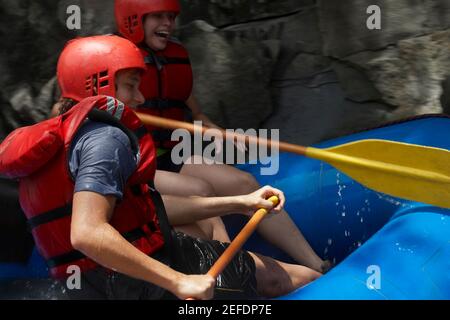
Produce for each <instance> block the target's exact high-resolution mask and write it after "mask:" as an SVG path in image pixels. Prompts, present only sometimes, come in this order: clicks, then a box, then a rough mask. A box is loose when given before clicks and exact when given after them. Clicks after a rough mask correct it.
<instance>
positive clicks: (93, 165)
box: [69, 120, 137, 199]
mask: <svg viewBox="0 0 450 320" xmlns="http://www.w3.org/2000/svg"><path fill="white" fill-rule="evenodd" d="M136 167H137V158H136V155H135V153H134V152H133V150H132V149H131V143H130V139H129V138H128V136H127V135H126V134H125V132H123V131H122V130H121V129H119V128H117V127H114V126H111V125H108V124H106V123H102V122H95V121H90V120H88V121H87V122H86V123H85V124H84V125H83V126H82V127H81V128H80V129H79V131H78V132H77V134H76V135H75V137H74V139H73V141H72V143H71V148H70V153H69V168H70V172H71V173H72V176H73V177H74V179H75V192H78V191H92V192H96V193H99V194H102V195H113V196H115V197H117V198H118V199H122V197H123V191H124V186H125V184H126V181H127V179H128V178H129V177H130V176H131V174H132V173H133V172H134V171H135V170H136Z"/></svg>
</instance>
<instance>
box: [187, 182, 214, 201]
mask: <svg viewBox="0 0 450 320" xmlns="http://www.w3.org/2000/svg"><path fill="white" fill-rule="evenodd" d="M190 188H191V193H192V195H194V196H199V197H214V196H216V193H215V192H214V188H213V186H212V185H211V184H210V183H209V182H207V181H205V180H202V179H198V180H197V181H196V183H195V184H193V185H192V186H191V187H190Z"/></svg>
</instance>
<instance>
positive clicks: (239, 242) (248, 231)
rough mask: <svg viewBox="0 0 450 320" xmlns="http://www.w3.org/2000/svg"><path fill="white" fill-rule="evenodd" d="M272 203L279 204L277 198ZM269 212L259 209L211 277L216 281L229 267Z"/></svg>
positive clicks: (218, 260) (210, 271) (223, 256)
mask: <svg viewBox="0 0 450 320" xmlns="http://www.w3.org/2000/svg"><path fill="white" fill-rule="evenodd" d="M267 200H269V201H271V202H272V204H273V206H276V205H277V204H278V202H279V199H278V197H277V196H271V197H270V198H269V199H267ZM267 213H268V211H267V210H266V209H264V208H261V209H258V210H257V211H256V212H255V213H254V214H253V216H252V217H251V219H250V220H249V221H248V222H247V224H246V225H245V226H244V228H242V230H241V231H240V232H239V234H238V235H237V236H236V237H235V238H234V239H233V241H231V243H230V245H229V246H228V247H227V248H226V249H225V251H224V252H223V253H222V255H221V256H220V257H219V259H217V261H216V262H215V263H214V264H213V266H212V267H211V269H209V271H208V272H207V274H209V275H210V276H212V277H213V278H214V279H216V278H217V277H218V276H219V274H221V273H222V271H223V270H224V269H225V268H226V267H227V265H228V264H229V263H230V262H231V260H233V258H234V256H235V255H236V253H238V251H239V250H240V249H241V248H242V246H243V245H244V243H245V242H246V241H247V239H248V238H249V237H250V236H251V235H252V233H253V232H254V231H255V229H256V228H257V227H258V224H259V223H260V222H261V221H262V220H263V219H264V217H265V216H266V215H267ZM186 300H194V299H192V298H188V299H186Z"/></svg>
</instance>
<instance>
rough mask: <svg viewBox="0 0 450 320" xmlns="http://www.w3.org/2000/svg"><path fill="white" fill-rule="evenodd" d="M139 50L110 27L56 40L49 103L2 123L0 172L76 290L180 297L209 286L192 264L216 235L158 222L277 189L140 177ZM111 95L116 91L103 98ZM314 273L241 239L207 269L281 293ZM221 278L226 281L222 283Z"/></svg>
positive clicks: (205, 213)
mask: <svg viewBox="0 0 450 320" xmlns="http://www.w3.org/2000/svg"><path fill="white" fill-rule="evenodd" d="M144 70H145V65H144V62H143V60H142V56H141V54H140V52H139V50H138V49H137V47H136V46H134V45H133V44H132V43H131V42H129V41H127V40H125V39H123V38H119V37H116V36H96V37H89V38H80V39H76V40H73V41H71V42H69V43H68V45H67V46H66V47H65V48H64V50H63V52H62V53H61V56H60V58H59V61H58V68H57V74H58V82H59V85H60V87H61V92H62V99H61V101H60V110H61V113H62V114H61V115H60V116H58V117H56V118H53V119H50V120H47V121H44V122H42V123H39V124H37V125H35V126H31V127H25V128H21V129H18V130H16V131H14V132H13V133H12V134H11V135H9V136H8V137H7V138H6V139H5V141H4V142H3V143H2V145H1V146H0V152H1V154H2V161H0V174H3V175H6V176H8V177H13V178H20V202H21V206H22V208H23V210H24V212H25V213H26V215H27V218H28V221H29V224H30V225H31V226H32V228H33V229H32V232H33V236H34V239H35V242H36V245H37V246H38V248H39V250H40V252H41V254H42V255H43V257H44V258H45V259H46V260H47V263H48V265H49V267H50V271H51V273H52V275H53V276H54V277H56V278H64V277H67V275H68V273H67V272H68V270H69V268H71V267H72V266H77V267H78V268H80V269H81V271H82V275H83V277H82V283H81V286H82V290H81V291H77V290H68V293H69V294H70V295H74V297H76V298H85V299H86V298H100V299H105V298H115V299H152V298H153V299H157V298H162V297H164V296H166V294H167V293H168V292H170V293H171V294H173V295H174V296H176V297H178V298H180V299H185V298H188V297H191V298H195V299H210V298H212V297H213V292H214V291H213V289H214V285H215V283H216V282H215V281H214V279H212V278H211V277H210V276H208V275H203V274H204V273H206V271H207V270H208V269H209V267H210V266H211V265H212V264H213V263H214V261H215V259H216V258H217V257H218V256H219V255H220V254H221V253H222V252H223V250H224V248H225V247H226V244H224V243H220V242H217V241H205V240H201V239H194V238H191V237H189V236H186V235H185V234H182V233H179V232H178V233H176V232H174V231H173V230H171V228H170V227H169V224H190V223H192V222H194V221H196V220H201V219H206V218H211V217H218V216H220V215H224V214H227V213H232V212H252V211H254V210H255V209H256V208H259V207H264V208H267V209H270V208H271V206H272V204H271V203H270V202H269V201H267V200H265V199H266V198H267V197H268V196H271V195H277V196H278V197H279V198H280V200H281V201H280V204H279V205H278V206H276V207H275V208H274V210H275V211H280V210H281V208H282V206H283V204H284V197H283V194H282V192H281V191H279V190H277V189H274V188H271V187H264V188H261V189H259V190H257V191H255V192H253V193H251V194H247V195H241V196H234V197H221V198H217V197H208V198H200V197H190V198H188V197H177V196H166V197H165V198H164V203H165V204H166V206H167V215H168V216H166V213H165V212H164V205H163V203H162V201H161V199H160V198H159V195H158V194H157V192H156V190H154V189H153V188H151V187H150V186H149V183H150V184H151V182H152V180H153V178H154V173H155V168H156V163H155V158H156V152H155V147H154V145H153V141H152V139H151V136H150V135H149V134H148V132H147V131H146V130H145V128H144V127H143V125H142V123H141V122H140V121H139V119H138V118H137V117H136V115H135V114H134V113H133V112H132V111H131V110H130V109H129V108H128V107H127V106H125V105H124V103H126V104H128V105H130V106H132V107H134V106H136V105H138V104H140V103H142V101H143V97H142V94H141V93H140V91H139V83H140V76H141V73H142V72H143V71H144ZM113 97H115V98H117V99H118V100H116V99H114V98H113ZM319 276H320V274H319V273H317V272H315V271H313V270H311V269H308V268H306V267H302V266H297V265H290V264H285V263H281V262H278V261H275V260H273V259H270V258H266V257H262V256H257V255H255V254H253V253H247V252H245V251H241V252H239V254H238V255H237V256H236V258H235V259H234V260H233V261H232V263H231V265H230V266H229V267H228V268H227V269H226V270H225V271H224V273H223V274H222V275H221V279H219V280H218V284H219V285H218V289H217V290H216V292H219V293H220V292H222V293H223V292H234V293H236V292H239V293H241V294H242V295H243V296H245V297H254V295H255V294H256V292H257V293H258V294H259V295H262V296H265V297H273V296H277V295H282V294H286V293H288V292H290V291H292V290H294V289H295V288H297V287H300V286H302V285H304V284H306V283H308V282H310V281H312V280H314V279H315V278H317V277H319ZM221 289H226V290H222V291H221Z"/></svg>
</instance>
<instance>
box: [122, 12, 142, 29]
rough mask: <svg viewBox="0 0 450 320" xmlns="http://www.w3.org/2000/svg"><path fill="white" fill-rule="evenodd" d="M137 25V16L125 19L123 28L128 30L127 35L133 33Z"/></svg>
mask: <svg viewBox="0 0 450 320" xmlns="http://www.w3.org/2000/svg"><path fill="white" fill-rule="evenodd" d="M138 25H139V23H138V16H137V14H134V15H132V16H129V17H128V18H125V28H127V29H128V32H129V33H133V29H134V28H136V27H137V26H138Z"/></svg>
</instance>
